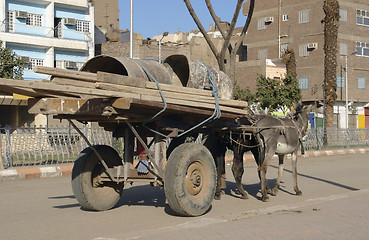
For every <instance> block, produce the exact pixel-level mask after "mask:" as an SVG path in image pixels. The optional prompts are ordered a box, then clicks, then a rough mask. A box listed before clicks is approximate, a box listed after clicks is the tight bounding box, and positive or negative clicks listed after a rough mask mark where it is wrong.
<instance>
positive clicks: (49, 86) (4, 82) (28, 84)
mask: <svg viewBox="0 0 369 240" xmlns="http://www.w3.org/2000/svg"><path fill="white" fill-rule="evenodd" d="M0 86H9V87H20V88H30V89H34V90H36V89H38V90H47V91H48V90H52V91H58V92H62V93H66V94H70V93H72V94H73V93H75V94H86V95H92V96H103V97H123V98H124V97H127V98H140V96H139V94H132V93H121V92H117V91H106V90H100V89H89V88H83V87H75V86H61V85H58V84H55V83H51V82H40V81H29V80H27V81H25V80H13V79H6V78H0Z"/></svg>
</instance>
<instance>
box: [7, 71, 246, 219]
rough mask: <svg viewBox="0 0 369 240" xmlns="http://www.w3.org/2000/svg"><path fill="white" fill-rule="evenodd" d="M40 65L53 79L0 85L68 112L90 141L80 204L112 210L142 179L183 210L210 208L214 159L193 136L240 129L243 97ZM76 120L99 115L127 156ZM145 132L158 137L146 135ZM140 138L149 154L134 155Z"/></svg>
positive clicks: (77, 178) (46, 110) (80, 167)
mask: <svg viewBox="0 0 369 240" xmlns="http://www.w3.org/2000/svg"><path fill="white" fill-rule="evenodd" d="M36 71H38V72H42V73H44V74H50V75H52V76H53V77H52V80H51V81H20V80H19V81H17V80H6V79H0V85H1V86H2V89H8V91H11V92H17V93H20V94H26V95H28V96H33V97H35V98H32V99H29V103H28V104H29V112H30V113H34V114H36V113H42V114H52V115H54V117H55V118H60V119H67V120H68V121H69V122H70V123H71V125H72V126H74V127H75V129H76V131H78V132H79V134H80V135H81V137H82V138H84V140H85V141H86V142H87V144H88V145H89V147H88V148H86V149H84V150H83V151H82V152H81V154H80V155H79V157H78V158H77V160H76V161H75V163H74V167H73V171H72V187H73V192H74V194H75V197H76V199H77V200H78V202H79V203H80V205H81V206H82V208H84V209H87V210H97V211H103V210H108V209H110V208H112V207H113V206H114V205H115V204H116V203H117V201H118V200H119V199H120V197H121V194H122V192H123V188H124V185H125V184H127V183H134V182H143V181H144V182H147V183H150V184H152V185H154V186H155V185H162V186H164V191H165V195H166V198H167V200H168V203H169V205H170V207H171V208H172V209H173V211H175V212H176V213H178V214H179V215H182V216H198V215H201V214H204V213H205V212H206V211H207V210H208V209H209V207H210V205H211V203H212V200H213V197H214V193H215V188H216V180H217V176H216V166H215V162H214V159H213V157H212V154H211V153H210V151H209V150H208V149H207V148H206V147H205V146H204V145H203V144H202V143H201V141H193V139H194V138H198V139H199V136H201V134H204V135H206V134H207V133H208V132H209V131H217V132H222V133H229V132H230V131H237V124H235V121H234V120H235V119H236V118H239V117H242V116H244V115H245V114H248V113H249V112H248V110H247V104H246V103H245V102H241V101H235V100H218V102H217V103H216V101H215V99H214V96H212V95H213V93H212V92H211V91H207V90H200V89H190V88H185V87H178V86H172V85H166V84H158V83H154V82H148V81H146V80H144V79H137V78H131V77H127V76H121V75H117V74H111V73H103V72H97V73H88V72H76V71H70V70H60V69H53V68H47V67H38V68H36ZM159 90H160V91H159ZM74 121H83V122H98V123H99V125H100V126H102V127H104V128H105V129H106V130H109V131H112V134H113V136H114V137H116V138H121V137H122V138H123V139H124V153H123V159H121V157H120V156H119V154H118V153H117V152H116V150H114V149H113V148H112V147H110V146H106V145H95V146H92V145H91V144H90V142H89V140H88V139H87V138H86V137H85V135H84V134H83V133H82V132H81V131H80V130H79V129H78V128H77V127H76V126H75V123H74ZM142 136H146V137H148V139H150V138H152V139H153V140H152V141H151V143H147V142H145V141H144V139H143V137H142ZM190 136H191V137H194V138H192V140H191V138H190ZM135 141H138V142H140V144H141V145H142V146H143V147H144V148H145V150H146V154H147V156H148V160H147V161H139V162H137V161H134V155H133V152H134V145H135ZM169 142H170V144H169V145H168V146H167V144H168V143H169ZM152 144H153V145H154V146H153V147H152V146H151V145H152ZM150 148H151V149H152V148H153V149H155V150H154V151H152V150H150ZM138 169H140V170H138Z"/></svg>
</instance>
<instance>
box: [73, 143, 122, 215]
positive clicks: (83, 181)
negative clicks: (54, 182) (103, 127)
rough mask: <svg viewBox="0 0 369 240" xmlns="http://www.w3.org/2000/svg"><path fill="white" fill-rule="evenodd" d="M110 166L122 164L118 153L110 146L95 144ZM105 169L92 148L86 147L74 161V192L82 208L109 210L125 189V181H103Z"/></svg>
mask: <svg viewBox="0 0 369 240" xmlns="http://www.w3.org/2000/svg"><path fill="white" fill-rule="evenodd" d="M94 148H95V149H96V150H97V151H98V153H99V154H100V155H101V156H102V158H103V159H104V161H105V162H106V164H107V165H108V166H109V167H113V166H118V165H121V164H122V161H121V158H120V157H119V155H118V153H117V152H116V151H115V150H114V149H113V148H112V147H110V146H105V145H98V146H94ZM104 171H105V168H104V166H103V165H102V164H101V163H100V160H99V159H98V158H97V156H96V154H95V153H94V152H93V150H92V149H91V148H86V149H84V150H83V151H82V152H81V153H80V155H79V157H78V158H77V160H76V161H75V162H74V166H73V170H72V189H73V193H74V195H75V197H76V199H77V200H78V202H79V204H80V205H81V206H82V208H84V209H86V210H94V211H104V210H108V209H110V208H112V207H114V205H115V204H116V203H117V202H118V200H119V198H120V195H121V194H122V191H123V185H124V184H123V183H119V184H117V183H115V182H112V181H102V179H101V178H100V176H101V174H102V173H103V172H104Z"/></svg>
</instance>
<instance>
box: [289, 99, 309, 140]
mask: <svg viewBox="0 0 369 240" xmlns="http://www.w3.org/2000/svg"><path fill="white" fill-rule="evenodd" d="M310 109H311V107H310V105H303V104H302V103H301V102H299V103H298V104H294V105H293V106H292V107H291V113H292V119H293V120H294V121H296V122H297V124H298V125H299V126H300V127H301V135H302V137H304V136H305V135H306V130H307V128H308V124H309V115H308V113H309V111H310Z"/></svg>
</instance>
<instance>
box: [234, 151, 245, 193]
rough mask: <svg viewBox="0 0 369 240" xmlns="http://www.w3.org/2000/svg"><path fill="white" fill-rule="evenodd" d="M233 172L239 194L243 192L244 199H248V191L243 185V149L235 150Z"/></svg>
mask: <svg viewBox="0 0 369 240" xmlns="http://www.w3.org/2000/svg"><path fill="white" fill-rule="evenodd" d="M232 173H233V176H234V179H235V181H236V187H237V191H238V193H239V194H241V198H242V199H248V198H249V197H248V196H247V192H246V191H245V189H244V188H243V187H242V175H243V173H244V169H243V151H242V150H241V149H235V150H234V157H233V164H232Z"/></svg>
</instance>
